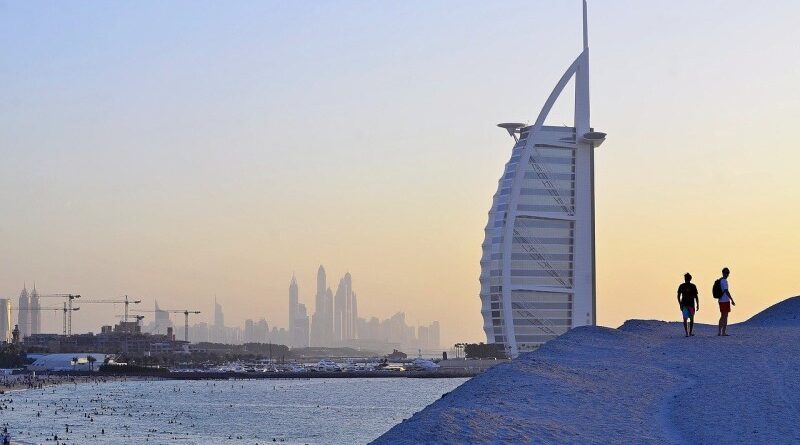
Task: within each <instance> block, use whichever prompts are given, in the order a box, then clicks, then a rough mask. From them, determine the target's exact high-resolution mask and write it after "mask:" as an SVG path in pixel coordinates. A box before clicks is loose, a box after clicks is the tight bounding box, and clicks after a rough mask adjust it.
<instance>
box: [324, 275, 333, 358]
mask: <svg viewBox="0 0 800 445" xmlns="http://www.w3.org/2000/svg"><path fill="white" fill-rule="evenodd" d="M325 327H326V331H327V340H326V341H325V346H330V345H331V341H332V340H333V291H332V290H331V288H330V287H328V289H327V290H326V291H325Z"/></svg>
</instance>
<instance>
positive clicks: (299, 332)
mask: <svg viewBox="0 0 800 445" xmlns="http://www.w3.org/2000/svg"><path fill="white" fill-rule="evenodd" d="M294 325H295V330H294V339H293V340H292V344H293V345H294V347H297V348H307V347H308V340H309V320H308V311H306V305H305V304H302V303H301V304H299V305H298V306H297V319H296V320H295V322H294Z"/></svg>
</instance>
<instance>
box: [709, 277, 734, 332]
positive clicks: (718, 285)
mask: <svg viewBox="0 0 800 445" xmlns="http://www.w3.org/2000/svg"><path fill="white" fill-rule="evenodd" d="M730 274H731V271H730V269H728V268H727V267H725V268H723V269H722V278H719V279H717V281H715V282H714V290H713V292H714V298H719V329H717V335H721V336H726V337H727V336H728V314H729V313H730V312H731V305H734V306H736V302H735V301H733V296H732V295H731V291H730V289H729V287H728V275H730Z"/></svg>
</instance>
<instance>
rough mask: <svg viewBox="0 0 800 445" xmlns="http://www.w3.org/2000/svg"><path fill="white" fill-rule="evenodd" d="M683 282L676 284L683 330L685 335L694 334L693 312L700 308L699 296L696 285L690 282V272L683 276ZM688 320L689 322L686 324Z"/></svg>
mask: <svg viewBox="0 0 800 445" xmlns="http://www.w3.org/2000/svg"><path fill="white" fill-rule="evenodd" d="M683 279H684V282H683V283H681V285H680V286H678V305H679V306H680V308H681V313H682V314H683V332H684V333H686V336H687V337H689V336H692V335H694V332H693V331H694V313H695V311H699V310H700V298H698V296H697V286H695V285H694V284H693V283H692V274H690V273H688V272H687V273H686V274H685V275H684V276H683ZM686 320H689V324H688V325H687V324H686Z"/></svg>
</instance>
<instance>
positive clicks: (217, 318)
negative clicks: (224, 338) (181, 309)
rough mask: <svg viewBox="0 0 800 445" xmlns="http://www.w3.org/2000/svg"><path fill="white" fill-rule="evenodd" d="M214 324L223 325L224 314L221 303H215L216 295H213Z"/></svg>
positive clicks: (220, 326)
mask: <svg viewBox="0 0 800 445" xmlns="http://www.w3.org/2000/svg"><path fill="white" fill-rule="evenodd" d="M214 326H216V327H219V328H222V327H225V314H224V313H223V312H222V305H221V304H219V303H217V297H216V296H215V297H214Z"/></svg>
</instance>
